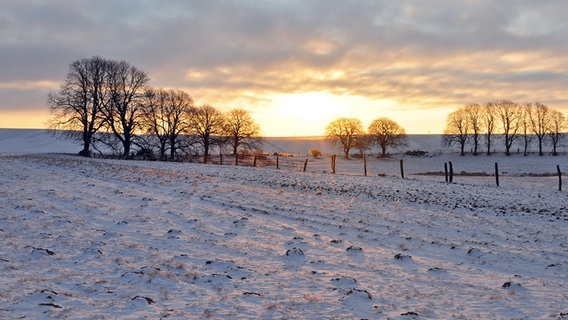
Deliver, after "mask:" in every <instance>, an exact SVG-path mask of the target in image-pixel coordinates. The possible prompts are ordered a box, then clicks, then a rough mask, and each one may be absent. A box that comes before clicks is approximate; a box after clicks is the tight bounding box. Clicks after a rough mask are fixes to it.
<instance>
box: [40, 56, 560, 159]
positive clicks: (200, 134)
mask: <svg viewBox="0 0 568 320" xmlns="http://www.w3.org/2000/svg"><path fill="white" fill-rule="evenodd" d="M149 80H150V78H149V76H148V74H147V73H145V72H144V71H142V70H140V69H138V68H136V67H135V66H132V65H131V64H129V63H128V62H125V61H116V60H108V59H104V58H102V57H98V56H95V57H92V58H83V59H79V60H76V61H74V62H72V63H71V64H70V65H69V70H68V72H67V74H66V77H65V79H64V81H63V83H62V84H61V88H60V90H59V91H57V92H50V93H49V94H48V98H47V104H48V107H49V111H50V114H51V117H50V120H49V128H50V129H52V130H53V132H54V133H56V134H58V135H61V136H63V137H65V138H70V139H72V140H77V141H81V142H82V144H83V149H82V150H81V152H80V154H81V155H83V156H90V155H91V152H92V149H94V150H97V151H99V152H101V153H102V151H101V150H109V149H110V150H112V151H113V152H114V153H117V154H120V155H121V156H122V157H124V158H129V157H132V156H133V155H134V154H135V153H139V154H142V155H144V156H149V157H152V156H153V155H154V154H157V156H158V157H159V158H160V159H161V160H166V159H176V158H177V157H179V156H185V155H192V154H203V156H204V162H207V159H208V157H209V155H210V152H211V150H212V148H217V149H218V150H219V152H223V151H230V153H232V154H233V155H237V153H238V152H240V151H246V150H258V149H260V147H261V144H262V139H261V137H260V126H259V125H258V124H257V123H256V122H255V121H254V120H253V118H252V117H251V115H250V114H249V113H248V112H247V111H246V110H244V109H241V108H235V109H232V110H229V111H227V112H221V111H220V110H218V109H217V108H215V107H213V106H211V105H207V104H205V105H201V106H199V107H197V106H195V105H194V101H193V99H192V98H191V96H190V95H189V94H188V93H186V92H185V91H183V90H180V89H161V88H152V87H150V86H149V85H148V82H149ZM567 128H568V122H567V119H566V117H565V115H564V114H563V113H562V112H560V111H558V110H556V109H553V108H550V107H548V106H546V105H544V104H542V103H538V102H537V103H527V104H518V103H516V102H513V101H510V100H499V101H494V102H489V103H486V104H470V105H466V106H463V107H460V108H458V109H457V110H455V111H454V112H452V113H450V114H449V115H448V116H447V118H446V127H445V130H444V134H443V136H442V143H443V144H445V145H448V146H452V145H457V146H459V148H460V151H461V154H462V155H465V149H466V146H470V145H471V150H472V151H471V152H472V154H474V155H477V154H478V153H479V151H480V149H481V145H482V143H483V144H484V146H485V148H486V150H487V154H490V153H491V150H492V146H493V143H494V140H496V139H497V137H499V138H502V140H503V143H504V146H505V150H506V151H505V153H506V154H507V155H510V152H511V148H512V146H513V144H514V143H519V142H520V143H521V144H522V145H523V147H524V153H525V155H526V154H527V152H528V146H529V144H530V143H532V142H533V141H535V140H536V141H537V142H538V148H539V155H543V146H544V145H547V144H549V145H551V146H552V153H553V154H554V155H556V154H557V148H558V146H559V143H560V141H561V139H562V137H563V132H565V131H566V129H567ZM325 136H326V137H327V139H328V140H329V141H330V142H331V143H332V144H335V145H336V146H338V147H339V148H340V149H341V150H342V151H343V154H344V156H345V157H346V158H348V157H349V156H350V152H351V150H352V149H358V150H359V153H360V154H361V155H363V154H364V152H365V151H366V150H369V149H371V148H372V147H374V146H378V147H380V149H381V154H380V155H381V156H382V157H385V156H386V155H387V148H400V147H404V146H407V145H408V140H407V135H406V131H405V129H404V128H402V127H401V126H400V125H399V124H398V123H396V122H395V121H393V120H391V119H389V118H385V117H382V118H377V119H375V120H373V121H372V122H371V124H370V125H369V127H368V128H367V129H365V128H363V125H362V122H361V120H359V119H357V118H337V119H335V120H334V121H332V122H331V123H329V124H328V125H327V126H326V128H325ZM133 147H137V150H134V148H133Z"/></svg>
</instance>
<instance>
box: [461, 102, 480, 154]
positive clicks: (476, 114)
mask: <svg viewBox="0 0 568 320" xmlns="http://www.w3.org/2000/svg"><path fill="white" fill-rule="evenodd" d="M464 111H465V113H466V116H467V123H468V130H469V132H468V133H469V136H470V141H471V142H473V155H474V156H476V155H477V149H478V147H479V140H481V130H482V111H483V110H482V109H481V106H480V105H479V104H470V105H467V106H465V109H464Z"/></svg>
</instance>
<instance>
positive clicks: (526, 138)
mask: <svg viewBox="0 0 568 320" xmlns="http://www.w3.org/2000/svg"><path fill="white" fill-rule="evenodd" d="M519 109H520V111H519V112H520V118H519V131H520V138H521V142H522V144H523V155H524V156H525V157H526V156H527V155H528V152H529V151H528V150H529V145H530V144H531V142H532V139H533V136H532V127H531V119H530V113H531V106H530V104H526V105H524V106H519Z"/></svg>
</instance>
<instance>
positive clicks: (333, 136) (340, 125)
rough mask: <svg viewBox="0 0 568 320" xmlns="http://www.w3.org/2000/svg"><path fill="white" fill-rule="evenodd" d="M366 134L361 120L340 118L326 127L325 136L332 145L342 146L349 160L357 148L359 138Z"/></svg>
mask: <svg viewBox="0 0 568 320" xmlns="http://www.w3.org/2000/svg"><path fill="white" fill-rule="evenodd" d="M363 134H365V130H364V129H363V124H362V123H361V120H359V119H356V118H338V119H335V120H333V121H332V122H331V123H329V124H328V125H327V126H326V127H325V135H326V137H327V139H329V141H330V142H331V143H332V144H335V145H337V144H340V145H341V147H342V148H343V155H344V156H345V158H346V159H348V158H349V151H350V150H351V149H352V148H353V147H354V146H355V142H356V139H357V137H358V136H360V135H363Z"/></svg>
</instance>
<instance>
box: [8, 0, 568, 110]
mask: <svg viewBox="0 0 568 320" xmlns="http://www.w3.org/2000/svg"><path fill="white" fill-rule="evenodd" d="M0 12H2V13H0V27H1V29H0V70H2V72H1V73H0V82H9V81H34V80H51V81H61V80H62V79H63V77H64V74H65V72H66V71H67V66H68V64H69V63H70V62H72V61H73V60H75V59H79V58H83V57H90V56H93V55H102V56H104V57H107V58H111V59H123V60H127V61H129V62H130V63H132V64H134V65H136V66H137V67H139V68H141V69H143V70H145V71H147V72H148V73H149V75H150V77H151V78H153V84H154V85H157V86H177V87H182V88H187V89H188V90H196V91H197V90H203V91H207V92H212V91H214V90H229V89H230V90H237V91H236V92H235V93H234V94H229V96H238V95H239V94H240V91H246V90H249V91H250V90H254V89H258V90H261V91H263V92H265V93H269V92H287V91H290V92H296V91H302V90H305V91H308V90H329V91H337V92H344V93H349V94H358V95H369V96H370V97H390V96H394V97H395V98H398V99H399V100H403V101H404V100H408V101H410V102H412V103H418V102H419V100H420V98H421V97H423V98H428V100H430V99H432V98H435V101H440V102H441V103H446V102H448V101H450V102H454V101H455V102H457V101H459V100H460V99H464V97H465V96H467V95H468V93H467V92H468V87H467V86H468V85H469V86H471V87H470V88H469V92H470V94H469V95H470V96H471V97H474V98H476V97H478V96H482V95H483V93H480V92H483V91H484V90H485V92H486V94H487V95H490V94H493V93H496V91H498V90H494V88H505V89H503V90H502V91H499V92H504V91H506V88H508V87H509V86H512V84H511V83H515V85H517V86H519V85H521V86H526V87H523V89H524V90H528V91H529V92H530V90H531V87H541V86H542V85H543V84H546V85H548V86H551V87H555V88H556V87H557V86H554V84H555V83H561V84H563V85H566V79H565V78H563V77H562V76H561V74H562V73H563V72H566V71H568V70H567V69H566V68H567V67H563V68H560V69H559V70H558V69H556V70H547V69H542V70H531V71H530V72H527V71H526V70H523V69H522V68H521V66H518V65H511V66H508V67H499V66H498V63H497V62H495V61H496V60H499V59H500V58H501V57H502V56H503V55H505V54H507V53H509V52H519V53H531V54H534V55H535V56H537V57H540V59H554V58H555V57H558V56H567V53H568V48H567V46H568V42H567V41H566V40H568V39H567V38H568V25H567V22H566V21H565V19H564V16H563V15H564V13H565V12H568V2H565V1H562V0H544V1H531V0H520V1H513V0H503V1H490V0H480V1H467V0H456V1H446V0H429V1H418V0H408V1H392V0H384V1H356V2H355V1H353V2H352V1H329V0H318V1H316V0H307V1H299V0H295V1H284V0H283V1H268V0H267V1H253V0H249V1H244V0H243V1H182V0H172V1H167V2H164V1H158V0H156V1H147V0H144V1H140V0H122V1H110V0H102V1H85V0H82V1H71V0H54V1H49V2H30V1H21V0H4V1H2V3H0ZM543 19H544V20H543ZM484 56H486V60H487V61H483V60H484V59H483V57H484ZM491 60H494V61H491ZM542 68H545V67H542ZM222 69H230V70H232V71H231V72H229V73H226V72H223V70H222ZM476 69H484V70H485V69H487V70H488V71H487V70H485V71H483V72H481V71H477V70H476ZM327 70H341V71H343V72H344V74H345V76H344V78H342V79H334V78H326V77H323V78H318V76H317V75H318V74H319V73H325V72H326V71H327ZM192 72H196V73H202V74H204V75H206V77H202V78H199V77H191V76H189V77H188V75H191V73H192ZM302 72H307V74H308V76H307V77H308V78H303V79H299V78H297V77H299V76H300V74H301V73H302ZM312 73H313V74H316V76H314V75H312V76H310V74H312ZM559 74H560V76H559ZM310 77H311V78H310ZM531 83H533V84H532V85H531ZM451 88H455V90H452V89H451ZM499 92H497V93H499ZM4 94H6V93H4ZM537 95H538V96H539V97H537V98H535V99H542V98H545V97H541V95H543V93H542V92H541V91H535V96H537ZM555 96H557V97H558V96H562V95H561V94H560V93H555ZM562 97H563V98H560V99H557V100H558V101H564V103H566V104H568V95H566V96H562ZM562 99H563V100H562ZM410 102H409V103H410ZM468 102H469V101H468ZM38 103H43V101H39V102H38ZM0 108H1V106H0ZM4 108H5V107H4Z"/></svg>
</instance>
